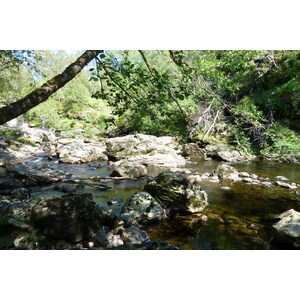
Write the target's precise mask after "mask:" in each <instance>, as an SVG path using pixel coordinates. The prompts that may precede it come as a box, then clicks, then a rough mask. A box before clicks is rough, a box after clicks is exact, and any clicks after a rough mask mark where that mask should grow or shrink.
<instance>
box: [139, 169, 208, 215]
mask: <svg viewBox="0 0 300 300" xmlns="http://www.w3.org/2000/svg"><path fill="white" fill-rule="evenodd" d="M144 190H145V191H146V192H148V193H150V194H151V195H152V196H153V197H155V198H158V199H159V200H160V201H161V202H162V203H163V204H164V205H166V206H167V207H168V208H170V209H171V210H173V211H183V212H188V213H197V212H201V211H202V210H203V209H204V208H205V207H206V206H207V205H208V201H207V194H206V192H205V191H203V190H202V189H201V187H200V185H195V184H192V183H191V182H190V181H189V180H188V179H187V178H185V177H184V176H182V175H181V174H177V173H168V172H163V173H160V174H159V175H158V176H156V177H154V178H151V179H149V180H148V181H147V183H146V185H145V187H144Z"/></svg>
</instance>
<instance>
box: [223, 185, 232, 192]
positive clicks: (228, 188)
mask: <svg viewBox="0 0 300 300" xmlns="http://www.w3.org/2000/svg"><path fill="white" fill-rule="evenodd" d="M221 189H222V190H225V191H229V190H231V188H230V187H229V186H221Z"/></svg>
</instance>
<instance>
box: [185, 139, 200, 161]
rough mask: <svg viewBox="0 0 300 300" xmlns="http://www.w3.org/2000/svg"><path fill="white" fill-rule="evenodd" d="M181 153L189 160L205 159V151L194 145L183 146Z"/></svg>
mask: <svg viewBox="0 0 300 300" xmlns="http://www.w3.org/2000/svg"><path fill="white" fill-rule="evenodd" d="M183 153H184V155H185V156H188V157H190V158H191V159H204V158H205V157H206V155H205V151H204V150H203V149H201V148H200V147H199V146H198V145H197V144H196V143H188V144H185V145H184V146H183Z"/></svg>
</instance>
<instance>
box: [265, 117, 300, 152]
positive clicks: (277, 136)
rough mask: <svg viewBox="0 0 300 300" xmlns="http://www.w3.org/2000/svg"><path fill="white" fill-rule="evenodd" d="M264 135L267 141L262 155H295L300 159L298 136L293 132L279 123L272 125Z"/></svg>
mask: <svg viewBox="0 0 300 300" xmlns="http://www.w3.org/2000/svg"><path fill="white" fill-rule="evenodd" d="M264 134H265V136H266V138H267V139H268V143H267V145H268V146H267V147H265V148H264V149H262V154H263V155H266V156H268V155H270V154H271V153H276V154H280V155H286V154H296V155H297V157H298V158H300V135H299V134H297V133H296V132H295V131H293V130H290V129H288V128H287V127H285V126H282V125H281V124H279V123H274V124H273V125H272V126H271V127H270V128H269V129H268V130H267V131H266V132H265V133H264Z"/></svg>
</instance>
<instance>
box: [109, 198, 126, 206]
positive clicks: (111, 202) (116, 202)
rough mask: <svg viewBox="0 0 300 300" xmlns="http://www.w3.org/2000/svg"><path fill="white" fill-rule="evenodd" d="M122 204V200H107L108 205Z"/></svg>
mask: <svg viewBox="0 0 300 300" xmlns="http://www.w3.org/2000/svg"><path fill="white" fill-rule="evenodd" d="M122 202H123V199H122V198H113V199H109V200H107V204H108V205H115V204H120V203H122Z"/></svg>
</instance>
